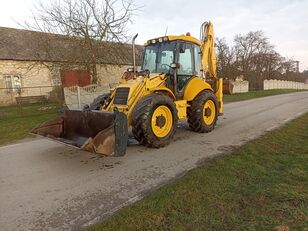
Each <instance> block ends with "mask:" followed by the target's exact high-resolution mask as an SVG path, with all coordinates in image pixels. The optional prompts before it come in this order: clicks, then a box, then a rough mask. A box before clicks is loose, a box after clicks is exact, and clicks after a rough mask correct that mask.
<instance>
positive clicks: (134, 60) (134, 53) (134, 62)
mask: <svg viewBox="0 0 308 231" xmlns="http://www.w3.org/2000/svg"><path fill="white" fill-rule="evenodd" d="M137 37H138V34H136V35H135V36H134V37H133V42H132V43H133V65H134V78H137V75H136V72H137V66H136V46H135V41H136V38H137Z"/></svg>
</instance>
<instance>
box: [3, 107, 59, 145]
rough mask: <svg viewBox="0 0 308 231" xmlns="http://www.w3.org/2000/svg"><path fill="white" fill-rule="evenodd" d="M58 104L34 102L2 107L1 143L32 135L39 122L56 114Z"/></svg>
mask: <svg viewBox="0 0 308 231" xmlns="http://www.w3.org/2000/svg"><path fill="white" fill-rule="evenodd" d="M58 110H59V106H58V105H57V104H44V105H42V104H32V105H23V106H22V107H20V106H16V105H13V106H1V107H0V134H1V136H0V145H3V144H8V143H10V142H14V141H16V140H20V139H24V138H27V137H30V136H31V135H30V134H29V132H30V131H31V129H32V128H34V127H35V126H37V125H38V124H40V123H42V122H44V121H46V120H49V119H51V118H53V117H55V116H56V114H57V112H58Z"/></svg>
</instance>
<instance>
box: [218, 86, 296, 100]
mask: <svg viewBox="0 0 308 231" xmlns="http://www.w3.org/2000/svg"><path fill="white" fill-rule="evenodd" d="M298 91H299V90H293V89H274V90H265V91H250V92H246V93H236V94H233V95H224V102H225V103H228V102H236V101H242V100H247V99H254V98H260V97H265V96H272V95H280V94H286V93H292V92H298Z"/></svg>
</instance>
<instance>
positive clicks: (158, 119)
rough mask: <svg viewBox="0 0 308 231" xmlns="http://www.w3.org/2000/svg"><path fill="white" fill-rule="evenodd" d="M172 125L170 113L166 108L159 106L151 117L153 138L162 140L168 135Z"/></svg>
mask: <svg viewBox="0 0 308 231" xmlns="http://www.w3.org/2000/svg"><path fill="white" fill-rule="evenodd" d="M172 124H173V120H172V113H171V111H170V109H169V108H168V107H167V106H163V105H162V106H159V107H157V108H156V109H155V111H154V112H153V115H152V124H151V125H152V131H153V133H154V135H155V136H157V137H159V138H163V137H165V136H167V135H168V134H169V132H170V131H171V128H172Z"/></svg>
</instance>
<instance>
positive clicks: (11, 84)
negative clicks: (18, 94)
mask: <svg viewBox="0 0 308 231" xmlns="http://www.w3.org/2000/svg"><path fill="white" fill-rule="evenodd" d="M4 79H5V87H6V88H7V90H8V91H9V92H12V91H19V90H20V88H21V77H20V76H18V75H7V76H5V77H4Z"/></svg>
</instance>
